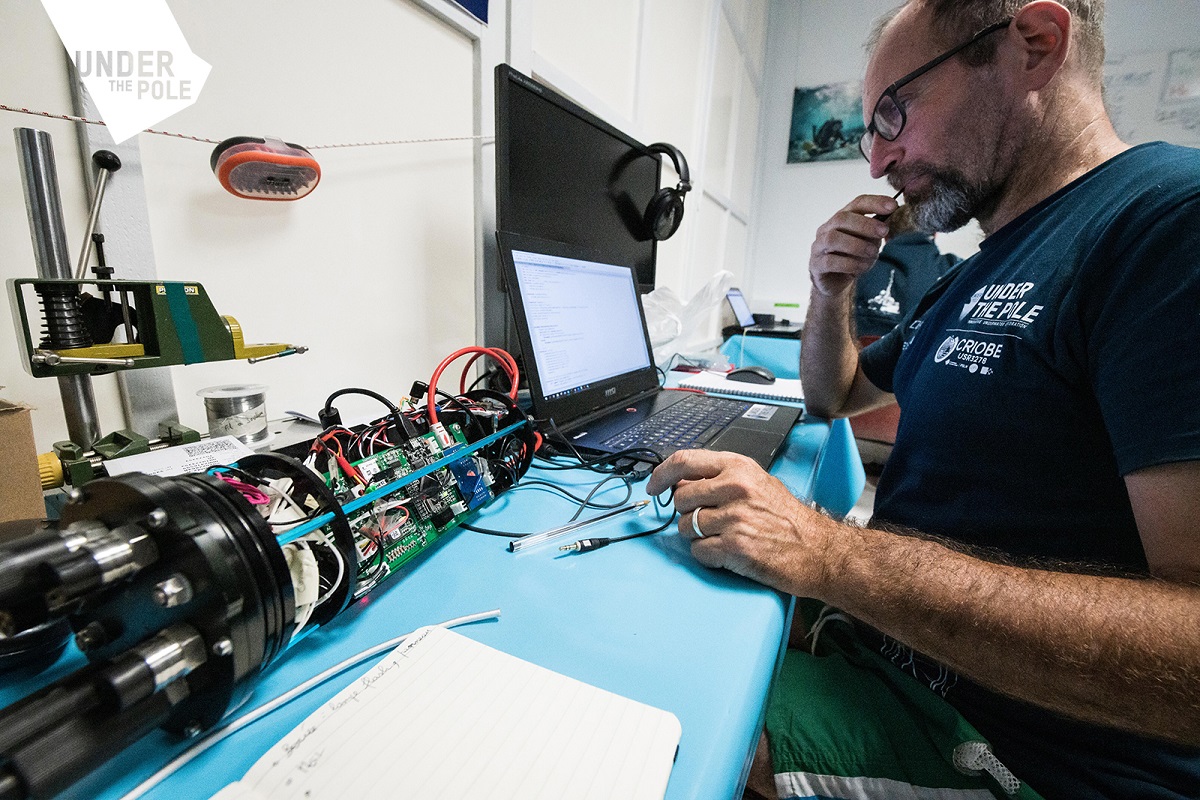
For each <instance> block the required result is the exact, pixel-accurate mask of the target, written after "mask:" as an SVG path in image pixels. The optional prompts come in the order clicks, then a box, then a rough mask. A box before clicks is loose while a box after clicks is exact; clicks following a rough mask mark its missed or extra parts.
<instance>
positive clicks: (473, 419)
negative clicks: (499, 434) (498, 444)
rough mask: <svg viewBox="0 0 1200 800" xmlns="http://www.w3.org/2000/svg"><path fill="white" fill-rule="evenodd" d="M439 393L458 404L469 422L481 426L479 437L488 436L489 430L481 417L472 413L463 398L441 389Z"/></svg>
mask: <svg viewBox="0 0 1200 800" xmlns="http://www.w3.org/2000/svg"><path fill="white" fill-rule="evenodd" d="M437 394H438V395H440V396H442V397H444V398H445V399H446V400H449V401H450V402H451V403H454V405H456V406H458V408H459V410H460V411H462V413H463V414H465V415H466V417H467V423H468V424H470V423H472V422H473V423H475V426H476V427H477V428H479V438H480V439H482V438H484V437H485V436H487V430H486V429H485V428H484V427H483V423H482V422H480V421H479V419H478V418H477V417H476V416H475V415H474V414H472V413H471V411H470V409H468V408H467V407H466V406H465V405H463V402H462V400H460V399H458V398H457V397H455V396H454V395H452V394H447V393H446V392H443V391H442V390H441V389H438V390H437ZM468 399H469V398H468Z"/></svg>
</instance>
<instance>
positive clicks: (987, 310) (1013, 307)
mask: <svg viewBox="0 0 1200 800" xmlns="http://www.w3.org/2000/svg"><path fill="white" fill-rule="evenodd" d="M1036 287H1037V284H1034V283H1029V282H1028V281H1024V282H1021V283H992V284H989V285H987V286H982V287H980V288H979V289H978V290H977V291H976V292H975V294H973V295H971V299H970V300H968V301H967V304H966V305H964V306H963V309H962V312H961V313H960V314H959V315H958V319H959V321H960V322H966V323H967V324H968V325H985V326H988V327H1003V328H1010V327H1017V328H1027V327H1029V324H1030V323H1032V322H1033V321H1034V320H1035V319H1037V317H1038V314H1040V313H1041V312H1042V309H1043V308H1044V306H1041V305H1036V304H1035V303H1033V302H1032V300H1031V299H1030V297H1027V295H1029V292H1030V291H1031V290H1033V289H1035V288H1036Z"/></svg>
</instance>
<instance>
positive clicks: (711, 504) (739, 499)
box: [646, 450, 834, 597]
mask: <svg viewBox="0 0 1200 800" xmlns="http://www.w3.org/2000/svg"><path fill="white" fill-rule="evenodd" d="M672 486H674V487H675V508H676V509H677V510H678V511H679V534H680V535H681V536H683V537H684V538H685V539H687V540H689V541H690V542H691V544H692V555H693V556H695V558H696V560H697V561H699V562H700V563H701V564H704V565H705V566H709V567H722V568H724V569H728V570H730V571H732V572H736V573H738V574H740V575H744V576H746V577H747V578H751V579H752V580H756V581H758V582H759V583H765V584H767V585H768V586H773V587H775V588H777V589H780V590H782V591H785V592H787V593H789V594H796V595H801V596H806V597H812V596H819V594H818V593H819V591H820V589H821V587H823V585H824V583H825V575H826V573H827V572H828V569H827V559H828V557H829V554H830V553H831V550H830V548H829V547H827V546H826V545H825V542H826V541H827V539H826V534H827V533H829V531H830V529H831V526H833V525H834V523H833V522H832V521H831V520H829V519H827V518H825V517H823V516H822V515H821V514H818V513H817V512H815V511H813V510H811V509H809V508H808V507H807V506H805V505H804V504H803V503H801V502H800V501H798V500H797V499H796V498H795V497H793V496H792V495H791V493H790V492H788V490H787V488H786V487H784V485H783V484H782V483H780V482H779V481H778V480H776V479H775V478H773V477H771V476H770V475H768V474H767V473H766V472H764V471H763V469H762V468H761V467H759V466H758V464H756V463H755V462H754V461H752V460H751V459H749V458H746V457H745V456H742V455H738V454H736V453H720V452H713V451H710V450H679V451H677V452H675V453H674V454H672V455H671V457H670V458H668V459H667V460H666V461H664V462H663V463H662V464H661V465H659V466H658V468H657V469H655V470H654V474H653V475H651V476H650V480H649V482H648V483H647V484H646V492H647V493H648V494H652V495H657V494H661V493H662V492H664V491H666V490H667V489H669V488H671V487H672ZM694 515H698V518H697V519H696V520H695V521H696V522H697V523H698V524H699V527H700V530H701V532H702V533H703V537H702V538H698V537H697V536H696V533H695V530H694V529H693V527H692V526H693V518H694Z"/></svg>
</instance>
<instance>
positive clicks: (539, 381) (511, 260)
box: [498, 233, 658, 425]
mask: <svg viewBox="0 0 1200 800" xmlns="http://www.w3.org/2000/svg"><path fill="white" fill-rule="evenodd" d="M498 239H499V241H500V253H501V260H502V261H503V262H504V263H503V267H504V269H505V272H506V273H507V274H508V278H509V280H508V284H509V285H508V291H509V298H510V301H511V302H512V304H513V306H514V309H513V310H514V318H515V321H516V326H517V331H518V333H519V334H520V336H521V339H522V341H521V347H522V350H523V351H524V353H525V354H526V359H525V361H526V363H525V371H526V374H527V376H528V378H529V383H530V390H531V395H532V399H533V403H534V411H535V413H536V414H537V415H538V416H553V417H555V421H556V422H557V423H558V424H560V425H562V424H565V423H567V422H569V421H570V420H573V419H575V418H577V417H579V416H582V415H584V414H586V413H588V412H590V411H592V410H594V409H597V408H602V407H605V406H607V405H611V404H613V403H616V402H618V401H620V400H621V399H623V398H625V397H629V396H631V395H633V394H636V393H638V392H640V391H644V390H645V389H649V388H654V387H656V386H658V379H657V376H656V374H655V370H654V362H653V359H652V358H651V355H650V342H649V337H648V335H647V333H646V325H645V320H644V317H643V315H642V307H641V302H640V301H639V299H638V294H637V285H636V282H635V276H634V272H633V270H632V268H630V267H629V266H622V265H619V264H607V263H604V262H603V261H598V260H595V259H594V257H592V256H591V255H590V254H589V253H588V252H587V251H584V250H582V249H580V248H575V247H572V246H570V245H565V244H560V243H557V242H547V241H542V240H537V239H533V238H531V237H524V236H516V235H513V234H507V233H500V234H498Z"/></svg>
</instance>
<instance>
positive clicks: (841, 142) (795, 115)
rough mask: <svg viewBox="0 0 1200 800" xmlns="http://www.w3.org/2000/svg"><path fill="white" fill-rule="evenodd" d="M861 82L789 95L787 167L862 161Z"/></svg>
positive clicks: (836, 84) (814, 88)
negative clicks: (860, 141) (859, 151)
mask: <svg viewBox="0 0 1200 800" xmlns="http://www.w3.org/2000/svg"><path fill="white" fill-rule="evenodd" d="M864 130H865V127H864V125H863V122H862V82H861V81H846V82H845V83H827V84H825V85H824V86H816V87H813V88H810V89H796V90H795V91H794V92H793V94H792V130H791V134H790V135H789V137H788V155H787V160H788V163H789V164H803V163H808V162H811V161H836V160H839V159H843V158H861V156H860V155H859V153H858V140H859V139H860V138H861V137H862V135H863V131H864Z"/></svg>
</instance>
